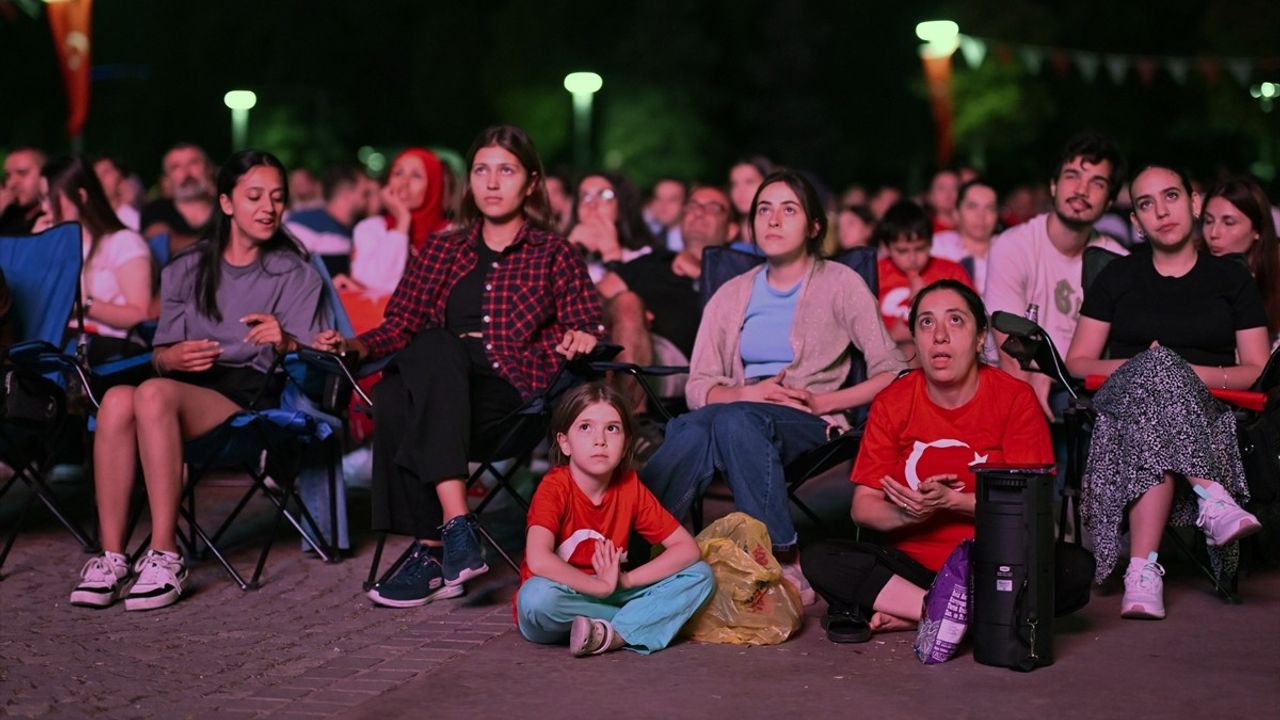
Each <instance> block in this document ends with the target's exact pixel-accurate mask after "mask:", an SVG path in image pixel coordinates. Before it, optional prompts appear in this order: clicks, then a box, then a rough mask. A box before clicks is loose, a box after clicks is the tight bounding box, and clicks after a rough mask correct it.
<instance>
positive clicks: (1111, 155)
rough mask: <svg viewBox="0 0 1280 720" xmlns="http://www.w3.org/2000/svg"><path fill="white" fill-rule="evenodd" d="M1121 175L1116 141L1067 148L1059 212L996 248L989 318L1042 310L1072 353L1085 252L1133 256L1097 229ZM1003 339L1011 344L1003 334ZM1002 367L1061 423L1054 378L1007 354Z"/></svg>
mask: <svg viewBox="0 0 1280 720" xmlns="http://www.w3.org/2000/svg"><path fill="white" fill-rule="evenodd" d="M1121 174H1122V160H1121V157H1120V151H1119V148H1117V147H1116V144H1115V142H1114V141H1113V140H1112V139H1110V138H1108V137H1105V136H1102V135H1097V134H1093V133H1085V134H1081V135H1077V136H1076V137H1074V138H1072V139H1071V140H1070V141H1069V142H1068V143H1067V145H1066V147H1064V148H1063V151H1062V154H1061V155H1060V156H1059V160H1058V165H1057V168H1056V171H1055V172H1054V175H1053V177H1052V179H1051V180H1050V181H1049V192H1050V194H1051V195H1052V197H1053V211H1052V212H1049V213H1044V214H1041V215H1037V216H1036V217H1034V218H1032V219H1030V220H1028V221H1027V222H1025V223H1023V224H1021V225H1017V226H1015V227H1012V228H1010V229H1009V230H1006V231H1005V232H1003V233H1001V234H1000V236H999V237H997V238H996V239H995V242H994V243H993V244H992V246H991V252H990V254H989V256H988V261H987V282H986V288H985V291H984V294H983V300H984V301H985V302H986V305H987V310H988V312H992V313H994V312H996V311H998V310H1003V311H1005V312H1009V313H1014V314H1016V315H1025V314H1026V312H1027V309H1028V306H1029V305H1033V304H1034V305H1036V306H1037V309H1038V322H1039V324H1040V326H1041V327H1043V328H1044V329H1045V332H1047V333H1048V334H1049V337H1050V338H1052V339H1053V344H1054V345H1056V346H1057V348H1058V352H1059V353H1064V354H1065V353H1066V351H1067V348H1068V347H1069V346H1070V345H1071V336H1072V335H1074V334H1075V330H1076V322H1077V320H1078V319H1079V317H1080V305H1081V303H1082V302H1083V300H1084V292H1083V290H1082V289H1081V273H1082V271H1083V267H1084V250H1085V248H1086V247H1089V246H1097V247H1103V248H1106V249H1107V250H1111V251H1112V252H1115V253H1119V254H1121V255H1125V254H1128V253H1127V251H1126V250H1125V249H1124V246H1122V245H1120V244H1119V243H1117V242H1116V241H1114V240H1112V239H1110V238H1108V237H1105V236H1103V235H1099V234H1098V233H1097V232H1095V231H1094V229H1093V224H1094V223H1095V222H1097V220H1098V218H1099V217H1101V216H1102V214H1103V213H1104V212H1106V210H1107V208H1108V207H1109V206H1110V205H1111V201H1112V200H1113V199H1114V198H1115V195H1116V191H1117V190H1119V188H1120V184H1121V182H1122V179H1121ZM996 339H997V341H998V342H999V343H1003V342H1004V336H1003V335H1002V334H1000V333H998V332H997V333H996ZM1000 367H1001V368H1003V369H1004V370H1005V371H1007V372H1009V373H1010V374H1011V375H1013V376H1014V377H1017V378H1021V379H1023V380H1026V381H1027V382H1029V383H1031V386H1032V387H1033V388H1035V390H1036V396H1037V397H1038V398H1039V400H1040V405H1041V407H1042V408H1043V409H1044V411H1045V414H1046V415H1048V416H1049V417H1050V418H1052V417H1053V416H1054V413H1053V411H1051V410H1050V404H1049V387H1050V384H1051V382H1050V380H1049V378H1048V376H1046V375H1043V374H1041V373H1028V372H1025V371H1023V370H1022V369H1021V368H1019V367H1018V363H1017V361H1015V360H1014V359H1013V358H1012V357H1010V356H1009V355H1008V354H1007V353H1005V352H1003V351H1002V352H1001V353H1000Z"/></svg>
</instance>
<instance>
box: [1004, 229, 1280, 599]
mask: <svg viewBox="0 0 1280 720" xmlns="http://www.w3.org/2000/svg"><path fill="white" fill-rule="evenodd" d="M1109 254H1111V253H1109ZM991 322H992V326H993V327H995V329H996V330H999V331H1000V332H1002V333H1004V334H1005V335H1007V336H1008V338H1007V339H1006V340H1005V343H1004V345H1002V346H1001V347H1002V349H1003V350H1004V351H1005V352H1007V353H1009V355H1010V356H1012V357H1013V358H1014V359H1015V360H1017V361H1018V364H1019V365H1020V366H1021V367H1022V369H1023V370H1028V371H1033V372H1040V373H1043V374H1046V375H1048V376H1049V377H1051V378H1053V379H1054V380H1055V381H1056V382H1057V383H1059V384H1061V385H1062V386H1063V387H1064V388H1066V390H1067V392H1068V393H1069V394H1070V396H1071V403H1070V404H1069V405H1068V407H1067V409H1066V411H1065V412H1064V414H1063V420H1064V422H1065V425H1066V431H1067V463H1066V477H1065V478H1064V480H1065V482H1064V484H1063V490H1062V502H1061V506H1060V509H1059V516H1058V518H1059V519H1058V527H1059V537H1060V538H1061V537H1062V536H1063V534H1064V533H1065V530H1066V529H1067V528H1068V527H1069V528H1070V529H1071V536H1072V538H1073V539H1074V540H1075V542H1077V543H1079V542H1081V541H1082V539H1083V535H1082V530H1081V526H1082V523H1081V516H1080V497H1081V493H1082V486H1083V480H1084V469H1085V465H1086V462H1087V460H1088V455H1089V437H1090V432H1091V430H1092V428H1093V422H1094V419H1095V417H1096V413H1095V411H1094V409H1093V404H1092V402H1091V400H1090V397H1089V396H1088V394H1087V393H1089V392H1091V391H1092V390H1096V389H1097V388H1098V387H1099V386H1101V384H1102V380H1103V379H1102V378H1101V377H1097V376H1094V377H1089V378H1086V379H1085V380H1084V381H1082V382H1081V381H1077V380H1075V379H1073V378H1072V377H1071V376H1070V375H1069V374H1068V373H1067V369H1066V364H1065V363H1064V362H1063V360H1062V356H1061V354H1059V352H1058V349H1057V348H1056V347H1055V346H1054V344H1053V340H1052V339H1051V338H1050V337H1049V335H1048V334H1047V333H1046V332H1045V331H1044V329H1043V328H1041V327H1040V326H1039V325H1037V324H1036V323H1034V322H1032V321H1031V320H1028V319H1026V318H1023V317H1020V316H1018V315H1014V314H1012V313H1007V312H996V313H995V314H993V315H992V316H991ZM1278 357H1280V351H1277V352H1276V353H1272V357H1271V360H1270V361H1269V362H1268V364H1267V367H1268V368H1269V369H1271V368H1280V359H1278ZM1277 374H1280V370H1270V371H1264V372H1263V374H1262V376H1261V377H1260V378H1259V381H1258V383H1259V384H1258V385H1256V386H1255V391H1254V392H1248V393H1243V392H1239V391H1219V390H1214V389H1211V390H1210V392H1212V393H1213V394H1214V396H1215V397H1218V398H1219V399H1220V400H1223V401H1224V402H1226V403H1228V404H1229V405H1232V406H1233V407H1234V408H1236V409H1237V411H1238V412H1239V413H1244V414H1241V415H1238V416H1237V419H1238V420H1241V421H1246V420H1247V418H1250V417H1255V416H1256V415H1255V414H1256V413H1258V412H1260V411H1261V409H1262V408H1264V407H1268V408H1271V410H1272V411H1273V412H1274V409H1275V408H1276V407H1277V406H1280V403H1278V402H1277V399H1276V397H1275V395H1276V393H1275V388H1274V384H1275V382H1276V381H1275V379H1274V377H1273V376H1274V375H1277ZM1267 382H1270V383H1272V386H1270V387H1268V386H1266V385H1263V383H1267ZM1265 389H1270V390H1271V397H1270V398H1269V399H1268V395H1267V393H1266V392H1264V390H1265ZM1241 424H1242V425H1243V424H1244V422H1241ZM1242 440H1244V438H1242ZM1242 444H1243V443H1242ZM1246 457H1248V454H1247V453H1246ZM1164 535H1165V537H1166V538H1168V539H1169V541H1170V542H1171V543H1172V544H1173V545H1174V546H1175V547H1176V548H1177V549H1178V550H1179V552H1180V553H1181V554H1183V555H1184V556H1186V557H1188V558H1190V559H1191V560H1192V561H1193V562H1194V563H1195V565H1196V566H1197V567H1198V568H1199V569H1200V571H1201V573H1203V574H1204V575H1205V577H1207V578H1208V579H1209V581H1210V582H1211V583H1213V588H1214V590H1215V591H1216V592H1217V593H1218V594H1219V595H1220V596H1221V597H1222V598H1223V599H1224V600H1225V601H1226V602H1229V603H1232V604H1237V603H1239V602H1240V597H1239V594H1238V593H1237V584H1238V578H1237V577H1236V576H1232V577H1228V578H1219V577H1218V576H1217V574H1216V573H1214V572H1213V568H1212V567H1210V566H1209V564H1208V563H1207V562H1204V561H1203V560H1202V559H1201V558H1200V557H1199V555H1198V554H1197V553H1196V551H1195V548H1194V546H1193V544H1192V543H1191V542H1189V541H1188V540H1186V539H1185V538H1184V537H1183V536H1182V535H1181V534H1180V533H1178V532H1176V531H1175V529H1174V528H1172V527H1166V528H1165V533H1164Z"/></svg>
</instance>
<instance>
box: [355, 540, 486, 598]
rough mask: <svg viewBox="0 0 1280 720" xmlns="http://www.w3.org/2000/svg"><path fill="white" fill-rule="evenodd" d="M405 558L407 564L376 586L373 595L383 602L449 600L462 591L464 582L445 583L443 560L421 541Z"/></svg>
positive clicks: (370, 595)
mask: <svg viewBox="0 0 1280 720" xmlns="http://www.w3.org/2000/svg"><path fill="white" fill-rule="evenodd" d="M414 544H415V545H417V547H415V548H414V549H413V553H412V554H410V555H409V557H408V558H406V559H405V561H404V564H403V565H401V566H400V569H399V570H397V571H396V574H395V575H392V576H391V577H390V578H388V579H387V581H386V582H384V583H379V584H377V585H374V586H373V589H372V590H370V591H369V599H370V600H372V601H374V602H375V603H377V604H379V605H384V606H386V607H395V608H406V607H418V606H419V605H426V604H427V603H429V602H431V601H432V600H445V599H448V598H455V597H458V596H459V595H462V594H463V592H464V589H463V588H462V587H461V586H458V587H449V586H447V585H445V584H444V577H443V573H442V571H441V568H440V561H439V560H436V559H435V558H433V557H431V554H430V553H429V552H427V549H426V548H425V547H423V546H422V545H421V544H418V543H414Z"/></svg>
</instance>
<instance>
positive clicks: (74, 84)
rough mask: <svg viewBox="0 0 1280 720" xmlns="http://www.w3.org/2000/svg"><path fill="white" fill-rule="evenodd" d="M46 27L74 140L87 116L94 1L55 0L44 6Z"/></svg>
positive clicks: (70, 133) (68, 127) (69, 133)
mask: <svg viewBox="0 0 1280 720" xmlns="http://www.w3.org/2000/svg"><path fill="white" fill-rule="evenodd" d="M47 7H48V9H49V27H50V29H51V30H53V43H54V47H55V49H56V50H57V52H58V62H59V64H60V65H61V66H62V82H63V85H65V86H66V90H67V134H68V135H70V136H72V137H75V136H76V135H79V134H80V132H81V131H82V130H84V123H85V120H86V119H87V118H88V117H89V57H90V54H89V38H90V37H91V31H90V24H91V22H90V19H91V16H92V8H93V0H58V1H57V2H50V3H48V5H47Z"/></svg>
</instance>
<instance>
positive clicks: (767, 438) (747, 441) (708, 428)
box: [640, 402, 827, 550]
mask: <svg viewBox="0 0 1280 720" xmlns="http://www.w3.org/2000/svg"><path fill="white" fill-rule="evenodd" d="M825 442H827V423H826V421H824V420H823V419H822V418H820V417H817V416H815V415H812V414H810V413H806V412H802V411H800V410H796V409H794V408H789V407H785V406H782V405H774V404H772V403H755V402H734V403H722V404H717V405H708V406H706V407H704V408H701V409H700V410H696V411H694V412H691V413H687V414H685V415H681V416H680V417H678V418H676V419H675V420H672V421H671V422H670V423H669V424H668V425H667V432H666V439H664V440H663V441H662V445H661V446H660V447H659V448H658V451H657V452H656V453H654V454H653V457H651V458H649V462H648V463H647V464H646V465H645V466H644V468H643V469H642V470H641V471H640V479H641V481H643V482H644V484H645V485H646V486H647V487H648V488H649V490H651V491H652V492H653V494H654V495H655V496H656V497H657V498H658V502H661V503H662V506H663V507H665V508H666V509H667V510H670V511H671V514H672V515H675V516H676V517H677V518H684V517H685V515H686V514H687V513H688V512H689V507H690V506H691V505H692V504H693V501H694V500H695V499H697V498H699V497H701V496H702V494H703V493H705V492H706V491H707V486H708V485H710V484H711V481H712V480H713V479H714V478H715V475H716V473H717V472H719V473H720V475H721V476H722V477H723V478H724V480H725V482H726V483H728V485H729V490H730V491H731V492H732V493H733V502H734V505H736V506H737V508H738V510H741V511H742V512H744V513H746V514H748V515H750V516H751V517H753V518H755V519H757V520H759V521H760V522H762V523H764V525H765V527H766V528H768V529H769V538H770V539H771V540H772V541H773V548H774V550H789V549H791V548H792V547H793V546H795V544H796V526H795V524H794V523H793V522H792V521H791V505H790V503H789V502H788V500H787V483H786V474H785V472H784V471H785V468H786V465H787V463H789V462H791V461H792V460H794V459H796V458H797V457H799V456H800V455H803V454H804V453H806V452H808V451H809V450H812V449H813V448H815V447H818V446H819V445H822V444H823V443H825Z"/></svg>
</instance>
